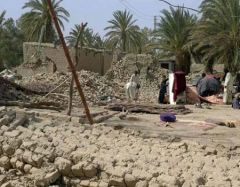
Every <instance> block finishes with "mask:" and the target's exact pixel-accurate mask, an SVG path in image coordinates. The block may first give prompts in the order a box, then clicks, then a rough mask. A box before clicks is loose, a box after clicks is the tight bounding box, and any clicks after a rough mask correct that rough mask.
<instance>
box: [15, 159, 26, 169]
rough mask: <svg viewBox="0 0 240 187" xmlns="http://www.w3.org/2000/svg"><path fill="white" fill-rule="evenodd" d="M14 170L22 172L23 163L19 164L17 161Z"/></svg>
mask: <svg viewBox="0 0 240 187" xmlns="http://www.w3.org/2000/svg"><path fill="white" fill-rule="evenodd" d="M16 168H17V169H18V170H20V171H23V168H24V163H23V162H21V161H17V162H16Z"/></svg>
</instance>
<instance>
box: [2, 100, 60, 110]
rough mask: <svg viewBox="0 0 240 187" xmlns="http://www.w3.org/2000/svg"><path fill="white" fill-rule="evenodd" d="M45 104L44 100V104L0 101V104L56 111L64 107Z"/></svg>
mask: <svg viewBox="0 0 240 187" xmlns="http://www.w3.org/2000/svg"><path fill="white" fill-rule="evenodd" d="M46 104H47V102H45V104H41V103H26V102H20V101H0V106H19V107H22V108H36V109H48V110H56V111H61V110H63V109H64V108H62V107H60V106H51V105H46ZM49 104H51V103H49Z"/></svg>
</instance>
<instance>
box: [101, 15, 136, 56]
mask: <svg viewBox="0 0 240 187" xmlns="http://www.w3.org/2000/svg"><path fill="white" fill-rule="evenodd" d="M113 17H114V19H112V20H110V21H108V23H109V24H110V26H108V27H106V28H105V30H109V31H108V32H107V34H106V37H108V41H109V42H110V43H111V44H112V46H113V47H120V48H121V50H122V51H123V52H127V51H129V50H130V49H131V48H132V46H137V45H138V42H139V40H140V38H141V32H140V31H139V27H138V26H136V25H135V23H136V21H137V20H134V19H133V15H132V14H130V13H129V12H127V11H126V10H125V11H120V10H118V11H115V12H114V13H113Z"/></svg>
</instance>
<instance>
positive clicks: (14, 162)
mask: <svg viewBox="0 0 240 187" xmlns="http://www.w3.org/2000/svg"><path fill="white" fill-rule="evenodd" d="M10 163H11V165H12V167H13V168H16V163H17V158H16V157H12V158H11V159H10Z"/></svg>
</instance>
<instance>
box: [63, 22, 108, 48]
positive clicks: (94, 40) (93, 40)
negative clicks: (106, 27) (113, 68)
mask: <svg viewBox="0 0 240 187" xmlns="http://www.w3.org/2000/svg"><path fill="white" fill-rule="evenodd" d="M80 31H81V25H75V26H74V28H73V29H72V30H71V32H70V35H69V36H68V37H67V41H68V43H69V45H70V46H72V47H73V46H74V45H75V44H76V42H77V39H78V37H79V34H80ZM79 44H80V46H82V47H83V46H85V47H91V48H96V49H101V48H104V42H103V40H102V38H101V36H99V34H98V33H94V32H93V30H92V29H90V28H85V29H84V31H83V33H82V35H81V36H80V38H79Z"/></svg>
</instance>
